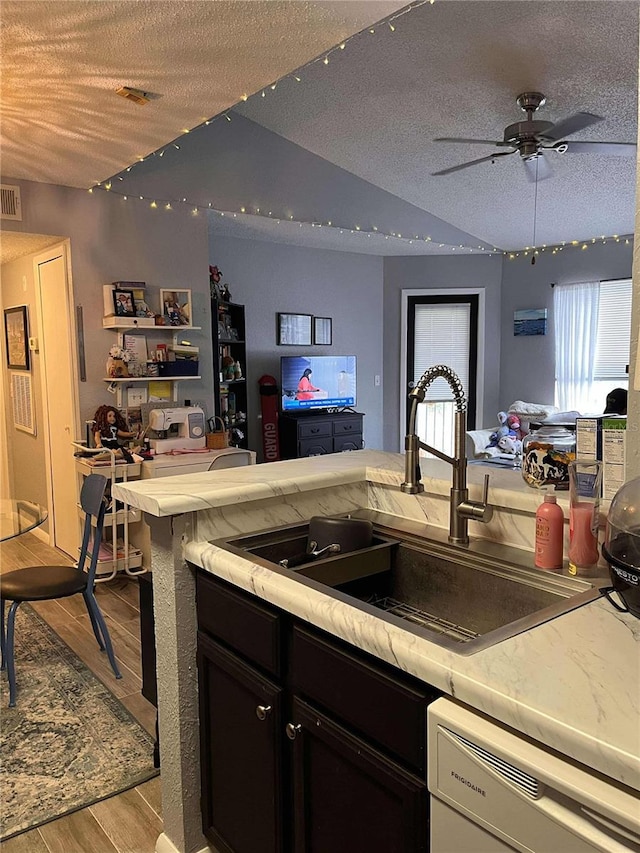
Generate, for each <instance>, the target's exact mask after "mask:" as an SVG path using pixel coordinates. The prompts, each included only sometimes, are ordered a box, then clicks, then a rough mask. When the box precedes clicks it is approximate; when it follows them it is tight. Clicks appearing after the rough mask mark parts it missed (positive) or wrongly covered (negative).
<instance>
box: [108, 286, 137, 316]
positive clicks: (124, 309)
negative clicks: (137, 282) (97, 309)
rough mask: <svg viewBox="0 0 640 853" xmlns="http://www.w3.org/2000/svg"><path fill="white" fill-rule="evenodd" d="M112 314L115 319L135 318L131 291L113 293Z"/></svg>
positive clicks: (115, 291)
mask: <svg viewBox="0 0 640 853" xmlns="http://www.w3.org/2000/svg"><path fill="white" fill-rule="evenodd" d="M113 313H114V314H115V315H116V317H135V316H136V305H135V299H134V295H133V290H119V289H118V288H116V289H115V290H114V291H113Z"/></svg>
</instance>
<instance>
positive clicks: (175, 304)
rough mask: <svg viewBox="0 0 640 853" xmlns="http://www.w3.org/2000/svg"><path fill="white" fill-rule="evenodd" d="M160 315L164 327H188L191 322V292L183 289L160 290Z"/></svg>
mask: <svg viewBox="0 0 640 853" xmlns="http://www.w3.org/2000/svg"><path fill="white" fill-rule="evenodd" d="M160 314H161V315H162V316H163V317H164V321H165V325H166V326H190V325H191V324H192V322H193V311H192V308H191V291H190V290H185V289H183V288H175V289H174V290H163V289H161V290H160Z"/></svg>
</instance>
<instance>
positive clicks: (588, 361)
mask: <svg viewBox="0 0 640 853" xmlns="http://www.w3.org/2000/svg"><path fill="white" fill-rule="evenodd" d="M599 298H600V282H599V281H588V282H581V283H579V284H558V285H556V286H555V288H554V291H553V305H554V319H555V334H556V405H557V406H558V407H559V408H560V410H561V411H563V412H566V411H571V410H574V409H577V411H579V412H588V411H589V410H590V400H591V390H592V385H593V368H594V364H595V355H596V341H597V332H598V304H599Z"/></svg>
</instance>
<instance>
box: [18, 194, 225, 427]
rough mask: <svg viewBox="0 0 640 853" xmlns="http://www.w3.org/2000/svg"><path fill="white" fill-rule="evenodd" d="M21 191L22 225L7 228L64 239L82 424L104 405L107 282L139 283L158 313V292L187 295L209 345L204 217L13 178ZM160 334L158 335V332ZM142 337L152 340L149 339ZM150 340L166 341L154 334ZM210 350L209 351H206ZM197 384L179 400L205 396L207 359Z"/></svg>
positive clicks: (198, 340)
mask: <svg viewBox="0 0 640 853" xmlns="http://www.w3.org/2000/svg"><path fill="white" fill-rule="evenodd" d="M3 180H6V181H7V182H9V183H12V184H18V185H19V186H20V187H21V191H22V212H23V221H22V222H10V221H3V223H2V227H3V230H6V231H21V232H25V233H35V234H62V236H63V237H69V238H70V240H71V267H72V280H73V290H74V298H75V303H76V304H77V305H82V307H83V311H84V335H85V350H86V366H87V381H86V382H83V383H80V414H81V418H82V420H85V419H87V418H90V417H92V416H93V414H94V412H95V410H96V408H97V407H98V406H99V405H101V404H102V403H105V402H109V398H110V397H111V395H109V394H107V391H106V384H105V383H104V382H102V381H101V380H102V378H103V377H104V375H105V363H106V360H107V353H108V351H109V347H110V346H111V344H112V343H114V342H115V333H114V332H110V331H106V330H104V329H103V328H102V317H103V301H102V285H103V284H108V283H109V282H112V281H123V280H125V281H146V283H147V291H148V301H149V303H150V305H151V307H152V308H154V309H155V310H158V304H157V301H158V296H159V294H158V291H159V288H178V287H179V288H189V289H191V290H192V301H193V314H194V319H193V322H194V325H198V326H202V329H203V330H202V332H193V333H190V339H191V340H192V342H193V343H194V344H200V345H203V346H206V345H207V342H209V347H210V340H211V309H210V303H209V274H208V248H207V222H206V217H205V216H202V217H194V216H192V215H191V214H190V213H189V211H187V210H181V209H178V210H173V211H165V210H164V209H162V208H157V209H151V208H150V207H149V206H148V205H146V204H141V203H139V202H127V201H124V199H122V198H120V197H118V196H112V195H110V194H109V193H105V192H94V193H91V194H90V193H88V192H86V191H84V190H79V189H73V188H70V187H59V186H54V185H52V184H40V183H33V182H28V181H15V180H12V179H10V178H6V179H4V178H3ZM161 334H162V333H161ZM148 339H150V340H153V338H152V335H148ZM155 340H157V341H158V340H163V341H165V342H168V341H169V340H170V337H169V335H168V334H164V335H163V337H162V338H161V337H160V336H159V335H158V337H157V338H156V339H155ZM209 351H210V349H209ZM201 369H202V376H203V381H202V382H190V383H184V384H183V385H181V386H180V396H181V398H182V397H184V396H186V397H190V398H191V399H192V400H193V399H194V398H201V397H202V398H205V399H207V398H208V399H209V401H211V399H212V392H211V389H212V380H213V369H212V366H211V359H210V358H204V359H203V360H202V364H201ZM209 406H210V402H209Z"/></svg>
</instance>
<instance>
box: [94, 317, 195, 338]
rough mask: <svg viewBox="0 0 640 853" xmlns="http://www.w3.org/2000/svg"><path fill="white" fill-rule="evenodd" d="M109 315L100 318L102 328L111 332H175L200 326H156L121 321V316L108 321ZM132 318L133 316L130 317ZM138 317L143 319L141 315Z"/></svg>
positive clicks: (186, 330)
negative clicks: (114, 321) (113, 320)
mask: <svg viewBox="0 0 640 853" xmlns="http://www.w3.org/2000/svg"><path fill="white" fill-rule="evenodd" d="M111 319H114V318H111V317H103V318H102V328H103V329H109V331H111V332H118V331H119V332H132V331H133V332H151V331H153V332H171V333H173V334H177V333H178V332H181V331H185V332H188V331H189V330H190V329H191V330H192V331H193V330H196V331H197V330H200V329H202V326H156V325H155V323H153V324H151V325H146V324H140V323H123V322H122V318H121V317H118V318H116V319H117V320H118V322H116V323H111V322H109V321H110V320H111ZM131 319H132V320H133V317H132V318H131ZM140 319H144V317H141V318H140Z"/></svg>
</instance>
